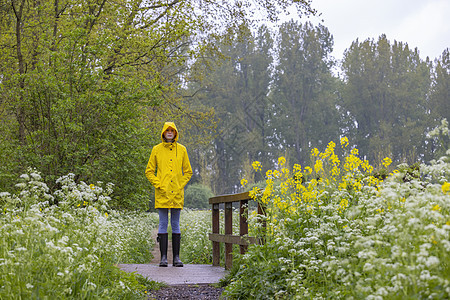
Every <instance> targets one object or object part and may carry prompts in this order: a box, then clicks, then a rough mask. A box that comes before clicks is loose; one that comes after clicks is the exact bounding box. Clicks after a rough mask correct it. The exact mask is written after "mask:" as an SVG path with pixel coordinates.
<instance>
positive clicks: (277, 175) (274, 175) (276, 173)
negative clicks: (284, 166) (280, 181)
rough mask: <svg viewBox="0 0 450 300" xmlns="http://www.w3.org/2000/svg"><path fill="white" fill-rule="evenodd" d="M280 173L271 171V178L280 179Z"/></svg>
mask: <svg viewBox="0 0 450 300" xmlns="http://www.w3.org/2000/svg"><path fill="white" fill-rule="evenodd" d="M280 176H281V173H280V172H279V171H278V170H275V171H273V177H275V178H280Z"/></svg>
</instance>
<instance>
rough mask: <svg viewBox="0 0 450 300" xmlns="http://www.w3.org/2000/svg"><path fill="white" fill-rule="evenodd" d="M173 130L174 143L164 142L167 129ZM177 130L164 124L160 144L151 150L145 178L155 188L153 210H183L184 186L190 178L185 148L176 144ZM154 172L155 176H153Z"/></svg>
mask: <svg viewBox="0 0 450 300" xmlns="http://www.w3.org/2000/svg"><path fill="white" fill-rule="evenodd" d="M169 127H171V128H173V129H175V132H176V134H175V138H174V142H172V143H167V142H165V141H164V136H163V135H164V132H165V131H166V130H167V128H169ZM178 137H179V134H178V130H177V127H176V126H175V123H173V122H166V123H165V124H164V127H163V129H162V131H161V140H162V143H160V144H158V145H156V146H155V147H153V149H152V153H151V155H150V159H149V160H148V164H147V168H146V169H145V176H146V177H147V178H148V180H149V181H150V182H151V184H152V185H153V186H154V187H155V208H183V205H184V186H185V185H186V184H187V183H188V181H189V179H191V176H192V168H191V164H190V162H189V157H188V154H187V151H186V147H184V146H183V145H181V144H179V143H177V141H178ZM155 172H156V175H155Z"/></svg>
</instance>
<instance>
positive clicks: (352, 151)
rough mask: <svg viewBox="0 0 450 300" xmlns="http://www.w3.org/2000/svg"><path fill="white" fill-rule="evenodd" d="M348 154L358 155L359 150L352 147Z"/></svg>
mask: <svg viewBox="0 0 450 300" xmlns="http://www.w3.org/2000/svg"><path fill="white" fill-rule="evenodd" d="M350 154H352V155H358V154H359V150H358V149H357V148H353V149H352V150H351V151H350Z"/></svg>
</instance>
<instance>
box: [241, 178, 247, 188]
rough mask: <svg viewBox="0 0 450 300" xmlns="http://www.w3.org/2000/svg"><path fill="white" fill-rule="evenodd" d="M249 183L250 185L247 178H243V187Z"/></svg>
mask: <svg viewBox="0 0 450 300" xmlns="http://www.w3.org/2000/svg"><path fill="white" fill-rule="evenodd" d="M247 183H248V181H247V179H245V178H242V179H241V185H242V186H246V185H247Z"/></svg>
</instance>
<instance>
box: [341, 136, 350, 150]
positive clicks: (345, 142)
mask: <svg viewBox="0 0 450 300" xmlns="http://www.w3.org/2000/svg"><path fill="white" fill-rule="evenodd" d="M348 144H349V143H348V138H347V137H345V136H344V137H341V147H342V148H345V147H347V146H348Z"/></svg>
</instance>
